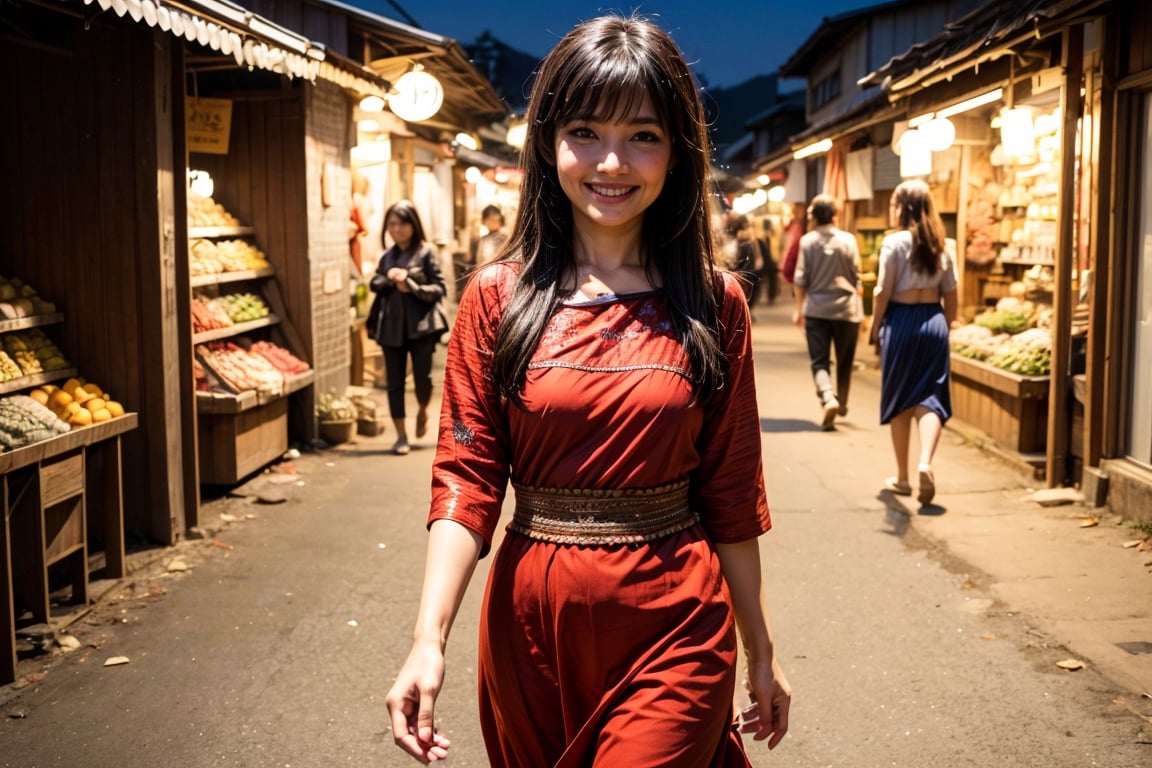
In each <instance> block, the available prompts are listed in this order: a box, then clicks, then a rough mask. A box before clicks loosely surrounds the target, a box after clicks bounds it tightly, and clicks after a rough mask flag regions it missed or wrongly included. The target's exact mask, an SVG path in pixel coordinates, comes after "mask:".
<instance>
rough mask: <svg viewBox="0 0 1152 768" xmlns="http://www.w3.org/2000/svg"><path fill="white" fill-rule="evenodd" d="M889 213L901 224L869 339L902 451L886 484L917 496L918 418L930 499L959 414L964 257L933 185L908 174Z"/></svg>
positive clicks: (924, 494)
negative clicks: (956, 358)
mask: <svg viewBox="0 0 1152 768" xmlns="http://www.w3.org/2000/svg"><path fill="white" fill-rule="evenodd" d="M888 217H889V220H890V222H891V224H892V226H893V227H899V229H898V230H897V231H895V232H892V233H891V234H889V235H887V236H886V237H885V238H884V241H883V243H882V244H881V246H880V273H879V276H878V278H877V280H876V293H875V300H874V301H873V317H872V332H871V334H870V338H869V341H870V343H872V344H874V345H875V344H879V346H880V369H881V379H880V423H881V424H891V425H892V447H893V448H894V449H895V451H896V475H895V476H894V477H890V478H888V479H887V480H886V481H885V486H886V487H887V489H888V490H889V491H891V492H892V493H896V494H900V495H902V496H911V495H912V485H911V483H910V482H909V479H908V453H909V443H910V441H911V438H912V422H913V420H915V422H916V424H917V429H918V432H919V434H920V463H919V467H918V471H919V492H918V494H917V498H918V499H919V501H920V503H921V504H929V503H931V501H932V499H933V498H934V497H935V495H936V478H935V476H934V475H933V473H932V457H933V456H934V455H935V453H936V445H937V444H938V443H939V442H940V433H941V432H942V431H943V428H944V422H946V421H948V419H949V418H950V417H951V416H952V397H951V394H950V392H949V365H948V356H949V354H950V350H949V347H948V329H949V328H950V327H951V325H952V321H953V320H955V319H956V264H955V262H954V260H953V258H952V255H951V254H949V253H948V252H947V251H946V250H945V248H944V223H943V222H942V221H941V220H940V214H938V213H937V212H936V206H935V204H934V203H933V202H932V194H931V192H930V191H929V189H928V185H927V184H925V183H924V182H922V181H906V182H904V183H902V184H901V185H900V186H898V187H896V190H895V191H894V192H893V193H892V202H891V205H890V206H889V210H888Z"/></svg>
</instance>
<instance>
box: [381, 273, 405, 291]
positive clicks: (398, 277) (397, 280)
mask: <svg viewBox="0 0 1152 768" xmlns="http://www.w3.org/2000/svg"><path fill="white" fill-rule="evenodd" d="M385 277H387V278H388V279H389V280H391V281H392V282H393V283H394V284H395V285H396V290H398V291H400V292H401V293H408V270H406V269H404V268H403V267H392V268H391V269H389V270H388V272H387V274H386V275H385Z"/></svg>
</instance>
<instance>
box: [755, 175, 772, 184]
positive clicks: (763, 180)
mask: <svg viewBox="0 0 1152 768" xmlns="http://www.w3.org/2000/svg"><path fill="white" fill-rule="evenodd" d="M756 183H757V184H759V185H760V186H762V187H766V186H768V185H769V184H771V183H772V177H771V176H769V175H768V174H766V173H762V174H760V175H759V176H757V177H756Z"/></svg>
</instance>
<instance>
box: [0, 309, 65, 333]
mask: <svg viewBox="0 0 1152 768" xmlns="http://www.w3.org/2000/svg"><path fill="white" fill-rule="evenodd" d="M63 320H64V313H63V312H52V313H50V314H47V315H29V316H28V317H16V318H13V319H11V320H0V333H7V332H8V331H21V330H24V329H25V328H35V327H36V326H39V325H54V324H55V323H59V322H62V321H63Z"/></svg>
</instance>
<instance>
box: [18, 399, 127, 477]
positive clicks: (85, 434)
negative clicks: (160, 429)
mask: <svg viewBox="0 0 1152 768" xmlns="http://www.w3.org/2000/svg"><path fill="white" fill-rule="evenodd" d="M139 418H140V417H139V415H138V414H136V413H126V414H124V415H123V416H117V417H116V418H114V419H111V420H109V421H103V422H100V423H99V424H93V425H91V426H88V427H76V428H75V429H73V430H72V431H71V432H66V433H64V434H63V435H58V436H56V437H51V438H48V439H47V440H41V441H40V442H38V443H32V444H31V445H26V446H24V447H23V448H16V449H14V450H11V451H5V452H4V453H0V475H5V474H8V473H9V472H11V471H12V470H14V469H20V468H21V467H26V466H28V465H29V464H35V463H36V462H38V461H43V460H44V459H46V458H51V457H53V456H58V455H59V454H62V453H65V452H67V451H71V450H73V449H75V448H80V447H83V446H88V445H92V444H93V443H98V442H100V441H102V440H107V439H108V438H110V437H115V436H116V435H121V434H123V433H125V432H131V431H132V430H133V429H136V425H137V423H138V421H139Z"/></svg>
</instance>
